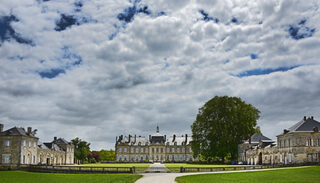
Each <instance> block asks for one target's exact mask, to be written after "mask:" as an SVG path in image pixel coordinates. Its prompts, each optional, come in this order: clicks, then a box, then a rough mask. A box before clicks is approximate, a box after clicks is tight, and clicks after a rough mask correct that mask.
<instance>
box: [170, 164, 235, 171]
mask: <svg viewBox="0 0 320 183" xmlns="http://www.w3.org/2000/svg"><path fill="white" fill-rule="evenodd" d="M164 165H165V166H166V167H167V168H168V169H169V170H170V171H180V167H231V166H235V165H208V164H188V163H165V164H164Z"/></svg>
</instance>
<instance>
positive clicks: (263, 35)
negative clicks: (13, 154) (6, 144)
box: [0, 0, 320, 150]
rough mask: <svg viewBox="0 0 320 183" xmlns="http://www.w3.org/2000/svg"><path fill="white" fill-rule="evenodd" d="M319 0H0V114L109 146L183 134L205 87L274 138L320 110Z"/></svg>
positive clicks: (205, 95)
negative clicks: (253, 114)
mask: <svg viewBox="0 0 320 183" xmlns="http://www.w3.org/2000/svg"><path fill="white" fill-rule="evenodd" d="M319 6H320V3H319V1H318V0H310V1H294V0H281V1H275V0H264V1H256V0H251V1H243V0H235V1H232V0H221V1H218V0H175V1H170V0H168V1H164V0H148V1H147V0H141V1H138V0H136V1H134V0H131V1H129V0H113V1H112V0H69V1H66V0H49V1H48V0H46V1H45V0H0V122H1V123H3V124H4V125H5V129H7V128H9V127H13V126H22V127H27V126H32V127H33V128H37V129H38V136H39V137H40V139H41V141H50V140H52V139H53V136H58V137H64V138H66V139H68V140H70V139H72V138H74V137H77V136H78V137H80V138H81V139H84V140H87V141H89V142H91V144H92V145H91V147H92V149H97V150H98V149H101V148H105V149H109V148H114V142H115V137H116V136H118V135H121V134H124V135H128V134H129V133H130V134H137V135H144V136H148V135H149V134H152V133H153V132H154V131H155V126H156V125H157V124H159V126H160V130H161V132H162V133H164V134H167V135H169V136H170V135H173V134H174V133H175V134H177V135H182V134H185V133H188V134H191V130H190V125H191V124H192V122H193V121H194V120H195V117H196V114H197V112H198V108H199V107H201V106H202V105H203V104H204V103H205V102H206V101H208V100H209V99H211V98H212V97H214V96H215V95H229V96H238V97H241V98H242V99H243V100H244V101H246V102H247V103H251V104H253V105H254V106H256V107H257V108H258V109H259V110H260V111H261V118H260V120H259V121H258V124H259V125H260V126H261V129H262V132H263V133H264V134H265V135H266V136H269V137H271V138H273V139H275V135H277V134H279V133H281V131H282V130H283V129H284V128H288V127H290V126H291V125H293V124H294V123H295V122H297V121H299V120H300V119H302V118H303V116H304V115H306V116H311V115H312V116H314V117H315V119H318V118H320V107H319V106H320V87H319V86H320V79H319V77H320V66H319V58H320V33H319V30H320V23H319V20H320V10H319Z"/></svg>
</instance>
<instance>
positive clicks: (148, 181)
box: [136, 163, 307, 183]
mask: <svg viewBox="0 0 320 183" xmlns="http://www.w3.org/2000/svg"><path fill="white" fill-rule="evenodd" d="M152 167H156V169H157V170H158V171H159V170H160V169H162V171H161V172H166V171H167V168H166V167H165V166H164V165H163V164H160V163H154V164H152V165H150V168H151V169H152ZM306 167H307V166H304V167H290V168H306ZM150 168H149V169H150ZM149 169H148V170H149ZM279 169H289V167H288V168H272V169H259V170H257V169H256V170H238V171H221V172H198V173H144V174H141V175H143V177H142V178H141V179H139V180H137V181H136V183H176V182H175V179H176V177H180V176H185V175H197V174H214V173H236V172H256V171H272V170H279Z"/></svg>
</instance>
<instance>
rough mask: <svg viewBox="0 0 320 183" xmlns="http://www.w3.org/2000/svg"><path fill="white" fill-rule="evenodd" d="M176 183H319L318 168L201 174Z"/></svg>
mask: <svg viewBox="0 0 320 183" xmlns="http://www.w3.org/2000/svg"><path fill="white" fill-rule="evenodd" d="M176 181H177V182H178V183H198V182H201V183H213V182H214V183H219V182H223V183H252V182H258V183H319V182H320V166H313V167H307V168H292V169H284V170H270V171H261V172H243V173H226V174H202V175H190V176H183V177H177V178H176Z"/></svg>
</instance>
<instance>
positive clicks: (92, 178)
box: [0, 171, 142, 183]
mask: <svg viewBox="0 0 320 183" xmlns="http://www.w3.org/2000/svg"><path fill="white" fill-rule="evenodd" d="M141 177H142V176H141V175H133V174H54V173H31V172H24V171H0V182H1V183H44V182H45V183H63V182H67V183H133V182H135V181H136V180H138V179H139V178H141Z"/></svg>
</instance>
